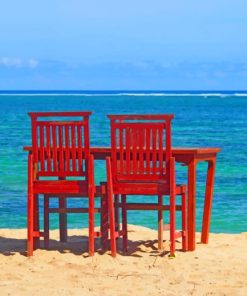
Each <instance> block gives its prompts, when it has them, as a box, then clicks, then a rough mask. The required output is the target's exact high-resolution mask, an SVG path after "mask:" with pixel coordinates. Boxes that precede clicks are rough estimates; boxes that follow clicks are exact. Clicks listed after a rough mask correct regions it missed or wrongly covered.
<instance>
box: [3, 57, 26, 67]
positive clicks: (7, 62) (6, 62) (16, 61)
mask: <svg viewBox="0 0 247 296" xmlns="http://www.w3.org/2000/svg"><path fill="white" fill-rule="evenodd" d="M0 65H3V66H6V67H20V66H22V60H21V59H20V58H7V57H2V58H0Z"/></svg>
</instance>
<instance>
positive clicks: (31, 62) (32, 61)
mask: <svg viewBox="0 0 247 296" xmlns="http://www.w3.org/2000/svg"><path fill="white" fill-rule="evenodd" d="M38 63H39V62H38V61H37V60H35V59H33V58H31V59H29V60H28V66H29V67H30V68H36V67H37V66H38Z"/></svg>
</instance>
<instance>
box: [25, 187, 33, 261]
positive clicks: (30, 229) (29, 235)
mask: <svg viewBox="0 0 247 296" xmlns="http://www.w3.org/2000/svg"><path fill="white" fill-rule="evenodd" d="M33 200H34V195H33V194H32V192H31V188H29V192H28V202H27V207H28V209H27V210H28V214H27V256H28V257H30V256H33V250H34V235H33V226H34V219H33V212H34V202H33Z"/></svg>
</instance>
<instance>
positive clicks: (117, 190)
mask: <svg viewBox="0 0 247 296" xmlns="http://www.w3.org/2000/svg"><path fill="white" fill-rule="evenodd" d="M113 192H114V194H126V195H139V194H143V195H169V192H170V188H169V186H168V185H167V183H166V182H157V183H154V182H150V183H148V182H145V183H143V182H118V183H116V182H115V183H113ZM185 192H186V185H176V191H175V194H178V195H180V194H182V193H185Z"/></svg>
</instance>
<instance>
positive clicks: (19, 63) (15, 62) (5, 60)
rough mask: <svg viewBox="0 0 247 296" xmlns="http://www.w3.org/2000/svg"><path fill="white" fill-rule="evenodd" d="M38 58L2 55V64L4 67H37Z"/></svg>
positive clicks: (0, 63)
mask: <svg viewBox="0 0 247 296" xmlns="http://www.w3.org/2000/svg"><path fill="white" fill-rule="evenodd" d="M38 64H39V62H38V60H36V59H34V58H29V59H26V60H24V59H21V58H9V57H0V66H4V67H16V68H20V67H22V68H24V67H27V68H32V69H33V68H36V67H37V66H38Z"/></svg>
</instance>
